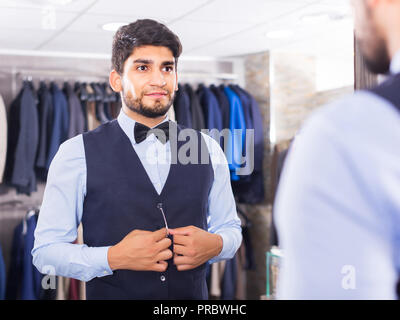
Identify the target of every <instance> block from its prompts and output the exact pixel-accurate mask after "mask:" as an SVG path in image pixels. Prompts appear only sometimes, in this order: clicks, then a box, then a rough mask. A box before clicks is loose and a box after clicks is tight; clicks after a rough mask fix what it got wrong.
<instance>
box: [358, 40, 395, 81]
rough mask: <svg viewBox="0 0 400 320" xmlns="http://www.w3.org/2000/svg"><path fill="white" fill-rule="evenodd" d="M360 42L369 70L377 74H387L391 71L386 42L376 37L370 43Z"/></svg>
mask: <svg viewBox="0 0 400 320" xmlns="http://www.w3.org/2000/svg"><path fill="white" fill-rule="evenodd" d="M358 42H359V45H360V49H361V53H362V56H363V58H364V61H365V65H366V67H367V69H368V70H369V71H371V72H372V73H375V74H385V73H387V72H388V71H389V69H390V57H389V52H388V50H387V46H386V43H385V40H383V39H382V38H381V37H378V36H376V37H375V38H374V39H371V40H369V41H367V40H365V41H363V40H359V41H358Z"/></svg>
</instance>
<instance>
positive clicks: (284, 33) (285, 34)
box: [265, 30, 293, 39]
mask: <svg viewBox="0 0 400 320" xmlns="http://www.w3.org/2000/svg"><path fill="white" fill-rule="evenodd" d="M265 35H266V37H267V38H270V39H283V38H290V37H291V36H292V35H293V31H291V30H275V31H270V32H267V33H266V34H265Z"/></svg>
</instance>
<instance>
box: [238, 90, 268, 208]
mask: <svg viewBox="0 0 400 320" xmlns="http://www.w3.org/2000/svg"><path fill="white" fill-rule="evenodd" d="M231 89H232V90H234V92H235V93H236V94H237V95H238V96H239V98H240V100H241V101H242V106H243V111H244V116H245V122H246V129H253V130H254V144H253V145H254V158H253V159H250V158H248V160H249V161H253V163H254V169H253V172H252V173H251V174H250V175H248V176H242V177H241V179H240V180H239V181H237V182H235V183H233V184H232V187H233V189H234V192H235V194H236V195H237V199H238V201H239V202H241V203H248V204H255V203H260V202H262V201H263V200H264V195H265V187H264V175H263V159H264V133H263V121H262V119H263V118H262V115H261V113H260V109H259V107H258V104H257V101H256V100H255V99H254V97H252V96H251V95H250V94H249V93H248V92H246V91H245V90H243V89H242V88H240V87H239V86H237V85H232V86H231ZM245 154H246V155H249V154H250V153H247V152H246V153H245Z"/></svg>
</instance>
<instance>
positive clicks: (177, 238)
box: [173, 235, 190, 246]
mask: <svg viewBox="0 0 400 320" xmlns="http://www.w3.org/2000/svg"><path fill="white" fill-rule="evenodd" d="M173 239H174V244H180V245H182V246H188V245H189V244H190V239H189V236H181V235H174V238H173Z"/></svg>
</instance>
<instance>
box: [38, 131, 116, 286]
mask: <svg viewBox="0 0 400 320" xmlns="http://www.w3.org/2000/svg"><path fill="white" fill-rule="evenodd" d="M85 194H86V160H85V151H84V146H83V138H82V135H78V136H76V137H74V138H72V139H70V140H68V141H66V142H64V143H63V144H62V145H61V146H60V148H59V150H58V152H57V154H56V155H55V157H54V159H53V161H52V163H51V165H50V169H49V173H48V177H47V184H46V188H45V192H44V197H43V202H42V205H41V209H40V214H39V219H38V223H37V227H36V230H35V243H34V248H33V250H32V256H33V264H34V265H35V267H36V268H37V269H38V270H39V272H42V273H50V272H52V273H54V274H55V275H59V276H64V277H68V278H75V279H78V280H82V281H89V280H91V279H93V278H95V277H101V276H105V275H110V274H112V271H111V269H110V267H109V264H108V260H107V253H108V248H109V247H88V246H87V245H85V244H83V245H82V244H73V242H74V241H75V240H76V239H77V235H78V226H79V224H80V222H81V219H82V212H83V202H84V198H85Z"/></svg>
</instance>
